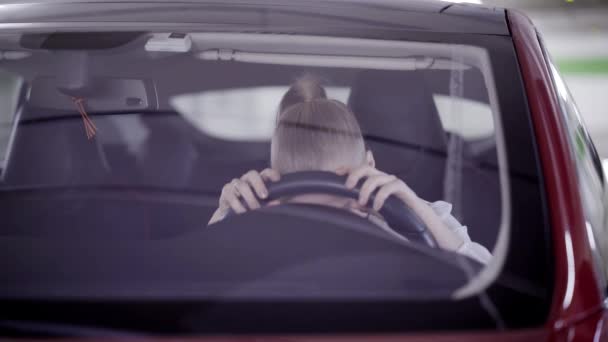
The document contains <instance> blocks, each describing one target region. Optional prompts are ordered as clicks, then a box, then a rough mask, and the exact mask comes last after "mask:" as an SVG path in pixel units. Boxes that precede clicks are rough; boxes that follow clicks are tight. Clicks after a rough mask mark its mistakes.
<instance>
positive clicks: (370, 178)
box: [338, 165, 420, 211]
mask: <svg viewBox="0 0 608 342" xmlns="http://www.w3.org/2000/svg"><path fill="white" fill-rule="evenodd" d="M338 174H341V175H345V174H348V177H347V178H346V187H347V188H349V189H354V188H355V186H357V184H358V183H359V182H360V181H361V180H362V179H364V181H363V184H362V185H361V190H360V191H359V201H358V202H359V205H361V206H366V205H367V202H368V201H369V199H370V197H371V195H372V194H373V193H374V192H375V191H376V190H377V191H378V192H377V193H376V196H375V198H374V202H373V203H372V208H373V209H374V210H375V211H379V210H380V208H382V206H383V205H384V202H385V201H386V199H387V198H389V197H390V196H392V195H394V196H395V197H397V198H399V199H400V200H401V201H403V202H404V203H405V204H406V205H408V206H411V205H412V204H414V202H416V201H419V200H420V199H419V198H418V196H417V195H416V193H414V191H412V189H411V188H410V187H409V186H407V184H405V182H403V181H402V180H401V179H399V178H397V177H395V176H394V175H389V174H387V173H384V172H382V171H380V170H378V169H376V168H374V167H373V166H370V165H364V166H361V167H359V168H357V169H354V170H351V171H346V170H338Z"/></svg>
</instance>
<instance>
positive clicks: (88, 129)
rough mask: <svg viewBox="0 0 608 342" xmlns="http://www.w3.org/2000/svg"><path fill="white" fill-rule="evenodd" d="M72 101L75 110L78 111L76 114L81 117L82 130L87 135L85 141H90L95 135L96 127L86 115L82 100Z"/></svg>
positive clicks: (75, 98)
mask: <svg viewBox="0 0 608 342" xmlns="http://www.w3.org/2000/svg"><path fill="white" fill-rule="evenodd" d="M72 101H74V104H75V105H76V108H77V109H78V112H79V113H80V115H81V116H82V122H83V124H84V130H85V133H86V135H87V139H89V140H90V139H92V138H93V137H94V136H95V134H96V133H97V126H95V123H93V120H91V118H90V117H89V115H88V114H87V111H86V109H85V108H84V99H83V98H81V97H73V98H72Z"/></svg>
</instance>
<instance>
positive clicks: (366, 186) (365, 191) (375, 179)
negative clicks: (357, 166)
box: [359, 175, 396, 205]
mask: <svg viewBox="0 0 608 342" xmlns="http://www.w3.org/2000/svg"><path fill="white" fill-rule="evenodd" d="M395 179H396V177H395V176H393V175H375V176H371V177H369V178H367V179H366V180H365V182H364V183H363V185H362V186H361V191H359V204H360V205H366V204H367V201H368V200H369V198H370V196H371V194H372V193H374V191H376V189H378V187H382V186H384V185H386V184H388V183H390V182H392V181H394V180H395Z"/></svg>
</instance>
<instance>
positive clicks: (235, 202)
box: [226, 195, 247, 214]
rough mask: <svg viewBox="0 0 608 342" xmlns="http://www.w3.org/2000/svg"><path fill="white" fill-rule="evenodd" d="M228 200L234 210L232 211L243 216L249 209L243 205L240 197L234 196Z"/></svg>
mask: <svg viewBox="0 0 608 342" xmlns="http://www.w3.org/2000/svg"><path fill="white" fill-rule="evenodd" d="M226 200H227V201H228V205H229V206H230V209H232V211H234V212H235V213H237V214H242V213H244V212H246V211H247V209H246V208H245V207H244V206H243V204H242V203H241V199H240V198H239V197H237V196H234V195H232V196H230V197H228V198H226Z"/></svg>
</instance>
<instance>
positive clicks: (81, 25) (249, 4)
mask: <svg viewBox="0 0 608 342" xmlns="http://www.w3.org/2000/svg"><path fill="white" fill-rule="evenodd" d="M0 7H1V9H2V11H0V32H2V31H6V30H15V29H19V30H29V31H32V30H34V31H35V30H43V29H45V28H46V29H51V28H52V29H61V28H63V27H67V28H71V29H72V30H83V29H85V28H88V29H90V30H94V31H95V30H111V29H116V30H118V29H120V30H125V29H129V30H137V29H142V30H151V29H157V28H158V29H160V27H166V28H167V29H169V28H170V27H171V26H172V25H173V26H174V27H182V28H183V29H185V28H186V27H187V26H188V25H190V26H203V25H204V26H206V29H212V28H213V27H215V26H221V27H224V28H225V27H227V26H242V27H247V28H252V27H257V28H258V29H259V28H261V27H263V28H265V29H270V30H274V29H277V30H279V31H280V30H282V31H283V32H287V33H299V31H300V30H303V31H307V30H306V29H304V28H311V27H317V28H327V29H334V30H338V29H341V30H343V31H346V32H348V31H349V30H354V31H353V32H356V31H357V30H359V31H360V30H364V29H367V30H373V29H387V30H393V31H425V32H451V33H472V34H493V35H509V29H508V26H507V22H506V18H505V10H504V9H502V8H497V7H485V6H480V5H473V4H464V3H456V2H451V1H447V0H375V1H373V2H371V1H365V0H307V1H301V0H227V1H219V0H194V1H193V0H190V1H158V0H147V1H121V2H116V1H113V2H112V1H95V0H77V1H63V0H59V1H57V0H29V1H28V0H26V1H16V0H13V1H0ZM146 25H147V26H146ZM146 27H149V28H147V29H146ZM307 33H309V32H307Z"/></svg>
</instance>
